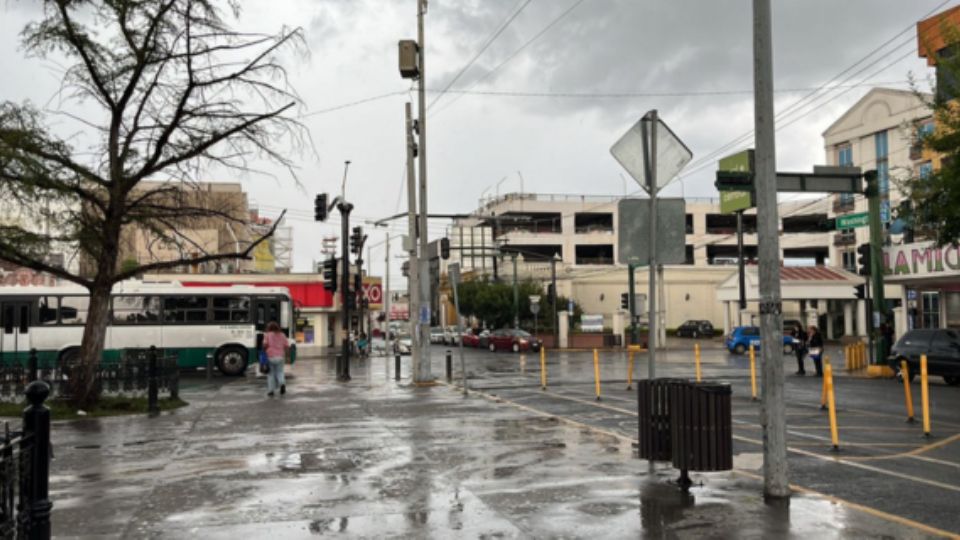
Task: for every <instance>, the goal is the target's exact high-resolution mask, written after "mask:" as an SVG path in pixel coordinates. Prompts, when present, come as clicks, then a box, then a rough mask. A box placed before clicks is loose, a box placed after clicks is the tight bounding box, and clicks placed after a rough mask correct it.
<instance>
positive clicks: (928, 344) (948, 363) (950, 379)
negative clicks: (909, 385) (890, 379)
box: [887, 328, 960, 385]
mask: <svg viewBox="0 0 960 540" xmlns="http://www.w3.org/2000/svg"><path fill="white" fill-rule="evenodd" d="M921 354H926V355H927V373H928V374H929V375H940V376H941V377H943V380H944V381H945V382H946V383H947V384H949V385H957V384H960V332H957V331H956V330H951V329H949V328H924V329H918V330H910V331H909V332H907V333H906V334H904V335H903V337H901V338H900V339H899V340H898V341H897V343H896V344H895V345H894V346H893V350H891V351H890V356H888V357H887V363H888V364H889V365H890V367H891V368H893V371H894V372H895V373H896V374H897V378H898V379H900V378H901V375H900V361H901V360H906V361H907V366H908V369H909V371H910V380H913V378H914V377H916V375H917V374H918V373H920V355H921Z"/></svg>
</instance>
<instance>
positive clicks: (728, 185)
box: [713, 171, 753, 191]
mask: <svg viewBox="0 0 960 540" xmlns="http://www.w3.org/2000/svg"><path fill="white" fill-rule="evenodd" d="M713 185H714V186H715V187H716V188H717V191H753V173H751V172H741V171H717V181H716V182H714V183H713Z"/></svg>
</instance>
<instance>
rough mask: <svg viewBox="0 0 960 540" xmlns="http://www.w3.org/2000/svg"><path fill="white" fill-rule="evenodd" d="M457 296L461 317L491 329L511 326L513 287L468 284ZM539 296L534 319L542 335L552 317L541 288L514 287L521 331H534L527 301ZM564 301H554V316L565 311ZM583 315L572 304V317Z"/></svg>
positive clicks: (525, 283) (532, 284)
mask: <svg viewBox="0 0 960 540" xmlns="http://www.w3.org/2000/svg"><path fill="white" fill-rule="evenodd" d="M457 293H458V294H459V295H460V311H462V312H463V314H464V315H470V316H474V317H476V318H477V319H479V320H480V321H483V323H485V324H486V325H487V326H488V327H490V328H503V327H510V326H513V284H512V283H504V282H491V281H481V280H475V281H468V282H465V283H461V284H460V286H459V288H458V289H457ZM535 295H539V296H540V313H539V315H538V317H537V321H538V324H537V327H538V329H539V330H541V331H548V330H551V329H552V328H553V317H551V316H550V303H549V299H548V298H547V296H546V293H545V291H544V288H543V285H541V284H540V283H539V282H536V281H532V280H528V281H523V282H520V283H518V284H517V296H518V298H517V300H518V302H517V304H518V314H519V316H520V326H521V328H524V329H527V330H533V329H534V317H533V313H532V312H531V311H530V297H531V296H535ZM567 302H568V300H567V298H565V297H562V296H560V297H558V298H557V312H560V311H566V309H567ZM580 313H582V311H581V310H580V306H579V305H578V304H576V303H575V304H574V315H575V317H579V314H580Z"/></svg>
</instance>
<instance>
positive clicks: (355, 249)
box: [350, 226, 367, 255]
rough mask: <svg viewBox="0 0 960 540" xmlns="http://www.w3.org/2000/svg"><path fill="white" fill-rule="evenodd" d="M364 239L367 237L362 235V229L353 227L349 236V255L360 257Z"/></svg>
mask: <svg viewBox="0 0 960 540" xmlns="http://www.w3.org/2000/svg"><path fill="white" fill-rule="evenodd" d="M366 238H367V237H366V236H364V235H363V227H359V226H358V227H354V228H353V233H351V234H350V253H353V254H355V255H360V252H361V251H363V242H364V240H366Z"/></svg>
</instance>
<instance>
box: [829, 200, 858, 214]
mask: <svg viewBox="0 0 960 540" xmlns="http://www.w3.org/2000/svg"><path fill="white" fill-rule="evenodd" d="M855 206H856V205H855V201H854V200H853V199H836V200H834V201H833V211H834V213H842V212H850V211H851V210H853V209H854V207H855Z"/></svg>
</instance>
